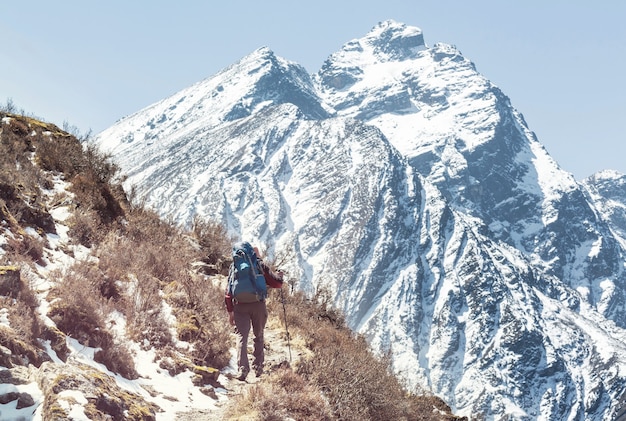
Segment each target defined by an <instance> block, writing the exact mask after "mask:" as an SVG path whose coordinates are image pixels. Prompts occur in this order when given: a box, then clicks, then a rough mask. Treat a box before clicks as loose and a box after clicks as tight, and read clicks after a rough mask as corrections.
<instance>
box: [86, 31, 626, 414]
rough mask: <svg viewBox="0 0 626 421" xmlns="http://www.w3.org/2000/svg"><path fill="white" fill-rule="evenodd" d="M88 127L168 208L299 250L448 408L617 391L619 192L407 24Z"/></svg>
mask: <svg viewBox="0 0 626 421" xmlns="http://www.w3.org/2000/svg"><path fill="white" fill-rule="evenodd" d="M96 140H97V142H99V144H100V145H101V146H102V147H103V148H104V149H106V150H108V151H110V152H112V153H113V155H114V157H115V159H116V160H117V162H118V163H119V164H120V165H121V167H122V168H123V170H124V171H125V172H126V173H127V174H128V176H129V179H128V180H129V181H128V185H129V186H130V185H134V186H136V187H137V190H138V192H139V194H140V195H142V196H144V195H145V197H146V199H147V203H148V204H150V205H152V206H154V207H155V208H156V209H158V210H159V212H161V213H162V214H163V215H167V216H173V217H174V218H175V219H176V220H178V221H180V222H181V223H184V224H188V223H190V222H191V220H192V219H193V217H194V215H201V216H204V217H208V218H213V219H218V220H220V221H222V222H224V223H225V224H226V225H227V226H228V227H229V229H231V230H232V232H233V233H236V234H238V235H239V236H241V237H242V238H245V239H249V240H251V241H254V242H256V243H261V244H266V245H268V246H269V247H270V248H271V249H273V250H281V249H285V248H289V249H292V250H293V251H295V256H296V258H295V260H294V261H293V262H291V267H290V268H289V269H291V271H292V272H293V273H297V274H298V276H299V287H300V288H302V289H304V290H305V291H308V292H311V293H312V292H314V291H316V290H318V289H320V288H322V289H327V290H329V291H331V293H332V294H333V296H334V299H335V303H336V304H337V306H339V307H340V308H342V309H343V310H344V311H345V312H346V314H347V316H348V319H349V321H350V323H351V325H352V327H353V328H354V329H356V330H358V331H360V332H362V333H364V334H365V335H366V336H367V337H368V339H369V340H370V342H371V344H372V346H373V347H374V349H377V350H379V351H381V352H385V351H391V353H392V355H393V361H394V367H395V369H396V370H397V372H398V374H399V375H400V376H401V377H402V378H403V379H405V381H406V382H407V384H408V385H410V386H411V387H416V388H417V387H424V388H428V389H431V390H432V391H433V392H434V393H436V394H437V395H439V396H441V397H443V398H444V399H445V400H446V401H447V402H448V403H449V404H450V405H451V406H452V407H453V408H454V410H455V412H456V413H458V414H462V415H468V416H477V417H484V418H486V419H505V418H506V417H507V416H509V417H512V418H513V419H546V420H547V419H577V420H579V419H588V420H601V419H602V420H604V419H617V416H618V414H619V413H620V411H623V409H621V408H622V407H623V406H624V402H625V401H626V394H625V393H626V392H625V390H626V387H625V386H626V345H625V343H626V330H625V328H626V314H625V312H626V305H625V302H626V299H625V297H626V296H625V294H626V287H625V282H626V281H625V276H626V275H624V270H623V267H624V247H625V244H624V239H625V238H626V237H625V236H624V233H625V232H626V225H624V224H623V221H624V219H623V218H621V217H620V215H621V213H620V211H618V210H617V209H623V207H622V208H618V207H616V206H612V207H610V209H612V210H613V211H609V210H608V209H609V206H608V203H609V202H610V201H611V200H613V201H616V200H617V201H619V203H622V204H623V203H626V195H623V194H622V195H618V194H617V193H615V192H616V191H619V184H618V183H617V181H615V182H611V181H607V183H605V184H604V187H603V188H600V187H601V186H600V187H596V188H595V190H594V188H592V187H591V186H592V183H591V182H589V183H587V184H585V186H586V187H585V188H584V189H583V187H581V185H579V184H578V183H576V181H575V180H574V178H573V177H572V176H571V175H570V174H569V173H567V172H565V171H563V170H562V169H561V168H559V166H558V165H557V164H556V163H555V162H554V161H553V160H552V159H551V157H550V156H549V155H548V154H547V152H546V151H545V149H544V148H543V147H542V145H541V144H540V143H539V142H538V140H537V139H536V138H535V136H534V134H533V133H532V132H531V131H530V130H529V128H528V127H527V125H526V123H525V122H524V120H523V118H522V116H521V114H519V113H518V112H517V111H516V110H515V109H514V108H513V107H512V106H511V104H510V101H509V99H508V98H507V97H506V96H505V95H504V94H503V93H502V92H501V91H500V90H499V89H498V88H497V87H495V86H493V85H492V84H491V83H490V82H489V81H488V80H487V79H486V78H485V77H483V76H482V75H480V74H479V73H477V72H476V70H475V68H474V66H473V64H472V63H471V62H470V61H469V60H467V59H466V58H464V57H463V56H462V54H461V53H460V52H459V51H458V50H456V49H455V48H453V47H451V46H448V45H444V44H436V45H434V46H433V47H428V46H426V44H425V43H424V38H423V35H422V33H421V31H420V30H419V29H418V28H415V27H410V26H406V25H403V24H400V23H397V22H393V21H386V22H382V23H380V24H378V25H377V26H376V27H374V28H373V29H372V31H371V32H370V33H368V34H367V35H366V36H365V37H363V38H361V39H358V40H353V41H350V42H348V43H347V44H346V45H345V46H344V47H343V48H342V49H341V50H340V51H338V52H336V53H334V54H332V55H331V56H330V57H329V59H328V60H327V61H326V63H325V64H324V65H323V67H322V69H321V70H320V71H319V72H318V73H317V74H316V75H313V76H309V75H308V74H307V73H306V71H305V70H304V69H303V68H302V67H300V66H298V65H297V64H294V63H291V62H288V61H286V60H284V59H281V58H279V57H276V56H275V55H274V54H273V53H272V52H271V51H270V50H269V49H267V48H261V49H259V50H257V51H255V52H253V53H252V54H250V55H249V56H247V57H245V58H243V59H242V60H241V61H239V62H238V63H235V64H233V65H232V66H230V67H229V68H227V69H225V70H223V71H222V72H220V73H218V74H216V75H214V76H212V77H209V78H208V79H206V80H204V81H202V82H199V83H198V84H196V85H194V86H191V87H190V88H187V89H185V90H183V91H181V92H179V93H177V94H175V95H173V96H172V97H170V98H166V99H164V100H162V101H161V102H159V103H156V104H154V105H152V106H150V107H148V108H146V109H144V110H141V111H138V112H137V113H136V114H134V115H131V116H129V117H127V118H125V119H123V120H121V121H120V122H118V123H117V124H115V125H114V126H112V127H111V128H109V129H107V130H105V131H104V132H102V133H101V134H99V135H98V137H97V139H96ZM614 180H617V178H615V179H614ZM597 184H601V183H597ZM622 189H623V187H622ZM611 195H613V196H616V195H617V196H619V197H618V198H615V197H612V196H611ZM611 203H612V202H611ZM621 206H623V205H621Z"/></svg>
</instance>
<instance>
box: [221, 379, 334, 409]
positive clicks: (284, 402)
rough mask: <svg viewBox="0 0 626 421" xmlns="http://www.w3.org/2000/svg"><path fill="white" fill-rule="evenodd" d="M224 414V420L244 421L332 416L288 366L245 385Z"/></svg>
mask: <svg viewBox="0 0 626 421" xmlns="http://www.w3.org/2000/svg"><path fill="white" fill-rule="evenodd" d="M225 415H226V416H227V419H228V420H246V421H272V420H276V421H279V420H285V419H290V418H291V419H295V420H299V421H324V420H333V419H335V418H333V415H332V413H331V410H330V408H329V406H328V404H327V403H326V401H325V400H324V398H323V397H322V395H321V394H320V393H319V391H318V390H317V389H316V388H315V387H313V386H311V385H310V384H309V383H307V382H306V381H305V380H304V379H303V378H302V377H301V376H300V375H298V374H297V373H294V372H293V371H291V370H290V369H279V370H278V371H276V372H275V373H272V374H271V375H269V376H268V377H267V378H266V379H265V380H264V381H263V383H262V384H255V385H253V386H251V387H249V388H248V389H247V390H246V391H245V392H244V394H243V395H242V396H241V397H239V398H237V399H236V403H235V404H234V405H230V406H229V407H228V408H227V411H226V414H225Z"/></svg>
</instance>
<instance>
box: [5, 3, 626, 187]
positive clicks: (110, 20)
mask: <svg viewBox="0 0 626 421" xmlns="http://www.w3.org/2000/svg"><path fill="white" fill-rule="evenodd" d="M3 3H4V4H2V6H1V8H0V39H1V40H2V47H1V48H0V103H3V104H4V103H6V101H7V99H9V98H10V99H11V100H12V101H13V103H14V104H15V105H16V106H17V107H18V108H22V109H24V110H25V111H26V112H28V113H31V114H34V115H36V116H38V117H41V118H43V119H44V120H46V121H50V122H52V123H55V124H57V125H59V126H62V125H63V123H64V122H67V123H69V124H70V125H72V126H76V127H77V128H78V129H79V130H80V131H81V132H82V133H85V132H87V131H88V130H90V129H91V130H92V131H93V133H94V134H95V133H98V132H100V131H101V130H104V129H105V128H107V127H109V126H110V125H112V124H113V123H114V122H115V121H117V120H118V119H120V118H121V117H123V116H125V115H128V114H131V113H133V112H135V111H138V110H140V109H142V108H144V107H146V106H148V105H150V104H152V103H154V102H156V101H158V100H160V99H163V98H165V97H167V96H169V95H171V94H173V93H175V92H177V91H179V90H181V89H183V88H186V87H188V86H190V85H192V84H193V83H195V82H199V81H200V80H202V79H204V78H206V77H209V76H211V75H213V74H215V73H216V72H218V71H219V70H220V69H222V68H224V67H226V66H228V65H230V64H232V63H234V62H235V61H237V60H238V59H240V58H241V57H243V56H245V55H247V54H249V53H250V52H252V51H253V50H255V49H256V48H259V47H262V46H267V47H269V48H270V49H272V50H273V51H274V52H275V53H276V54H278V55H279V56H282V57H284V58H286V59H288V60H291V61H295V62H297V63H299V64H301V65H303V66H304V67H306V68H307V70H308V71H309V72H310V73H314V72H316V71H317V70H319V68H320V67H321V65H322V63H323V62H324V60H325V59H326V58H327V57H328V56H329V55H330V54H331V53H333V52H335V51H337V50H338V49H339V48H340V47H341V46H342V45H343V44H344V43H345V42H347V41H349V40H351V39H354V38H360V37H362V36H363V35H365V34H366V33H367V32H368V31H369V30H370V29H371V28H372V27H373V26H374V25H375V24H376V23H378V22H379V21H383V20H386V19H394V20H396V21H399V22H403V23H406V24H408V25H412V26H417V27H419V28H421V29H422V30H423V32H424V39H425V41H426V44H427V45H429V46H432V45H433V44H434V43H437V42H444V43H448V44H453V45H456V46H457V48H459V50H460V51H461V52H462V53H463V55H464V56H465V57H467V58H468V59H470V60H472V61H473V62H474V63H475V65H476V68H477V69H478V71H479V72H481V73H482V74H483V75H484V76H486V77H487V78H488V79H490V80H491V81H492V82H493V83H495V84H496V85H497V86H499V87H500V88H501V89H502V91H503V92H504V93H505V94H506V95H508V96H509V97H510V98H511V102H512V104H513V106H515V107H516V108H517V109H518V110H519V111H520V112H521V113H522V114H524V116H525V118H526V121H527V123H528V124H529V126H530V129H531V130H533V131H534V132H535V133H536V134H537V136H538V138H539V140H540V141H541V142H542V143H543V144H544V145H545V146H546V148H547V150H548V152H550V154H551V155H552V156H553V158H555V159H556V161H557V162H558V163H559V164H560V165H561V166H562V167H563V168H564V169H565V170H567V171H570V172H572V173H573V174H574V175H575V176H576V178H577V179H579V180H580V179H582V178H584V177H586V176H588V175H591V174H592V173H594V172H595V171H599V170H602V169H615V170H618V171H621V172H623V173H626V160H625V159H624V156H625V155H626V142H625V140H626V139H625V135H624V132H623V131H622V128H621V121H622V120H623V119H625V118H626V105H625V97H626V81H625V80H624V76H623V75H624V74H625V73H626V72H625V70H624V62H625V60H626V25H625V24H624V21H625V20H626V2H621V1H617V0H614V1H609V0H597V1H594V2H591V1H576V0H574V1H564V0H563V1H557V0H555V1H550V0H543V1H539V0H526V1H514V0H508V1H505V0H473V1H466V0H457V1H452V0H448V1H446V0H439V1H435V0H432V1H419V0H379V1H367V0H361V1H349V0H332V1H329V0H318V1H311V2H294V1H278V0H266V1H262V2H261V1H248V0H246V1H236V0H234V1H228V2H226V1H224V2H222V3H223V4H221V5H219V4H214V2H208V1H187V0H179V1H176V2H174V1H168V2H165V1H158V0H157V1H144V2H139V1H130V0H126V1H120V0H109V1H106V2H88V1H78V0H68V1H63V0H60V1H57V2H52V1H43V0H40V1H28V0H23V1H13V2H3Z"/></svg>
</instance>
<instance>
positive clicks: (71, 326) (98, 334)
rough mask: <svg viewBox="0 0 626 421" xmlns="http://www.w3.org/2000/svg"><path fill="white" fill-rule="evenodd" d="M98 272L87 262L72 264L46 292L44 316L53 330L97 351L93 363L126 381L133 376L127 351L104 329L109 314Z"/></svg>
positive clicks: (130, 359)
mask: <svg viewBox="0 0 626 421" xmlns="http://www.w3.org/2000/svg"><path fill="white" fill-rule="evenodd" d="M101 280H102V272H101V271H100V270H99V268H98V267H97V266H96V265H94V264H92V263H88V262H78V263H76V264H74V265H73V266H72V267H71V268H70V269H69V270H68V271H66V273H65V274H63V276H62V277H61V280H60V281H59V282H57V284H56V285H55V287H54V289H53V290H52V291H51V292H50V298H52V303H51V305H50V310H49V312H48V316H49V317H50V319H51V320H52V321H53V322H54V323H55V325H56V327H57V328H58V329H59V330H60V331H62V332H63V333H65V334H66V335H67V336H70V337H72V338H74V339H76V340H77V341H78V342H80V343H81V344H83V345H85V346H90V347H93V348H100V349H99V350H98V351H97V352H96V355H95V358H96V361H98V362H101V363H103V364H104V365H105V366H106V367H107V368H108V369H109V370H111V371H114V372H117V373H119V374H121V375H123V376H125V377H127V378H131V379H132V378H136V376H137V373H136V371H135V368H134V363H133V360H132V357H131V356H130V353H129V352H128V349H127V348H125V346H123V345H121V344H118V343H116V342H115V340H114V337H113V335H112V333H111V332H110V331H109V330H108V327H107V323H106V320H107V317H108V315H109V314H110V312H111V307H110V306H109V305H108V300H106V299H105V298H103V297H102V295H101V294H100V285H101Z"/></svg>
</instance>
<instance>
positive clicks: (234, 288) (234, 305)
mask: <svg viewBox="0 0 626 421" xmlns="http://www.w3.org/2000/svg"><path fill="white" fill-rule="evenodd" d="M282 286H283V273H282V272H280V271H278V272H274V271H273V270H272V269H271V268H270V267H269V266H268V265H267V264H265V262H263V259H262V258H261V255H260V253H259V250H258V248H256V247H254V248H253V247H252V246H251V245H250V243H247V242H243V243H237V244H235V245H233V263H232V264H231V266H230V270H229V274H228V286H227V287H226V292H225V296H224V302H225V305H226V310H227V311H228V319H229V322H230V324H231V325H234V326H235V333H236V334H237V365H238V376H237V379H239V380H242V381H245V379H246V377H247V376H248V373H249V372H250V363H249V361H248V336H249V333H250V326H252V332H253V334H254V351H253V357H254V358H253V361H252V368H253V369H254V372H255V374H256V376H257V377H260V376H261V375H262V374H263V362H264V359H265V352H264V349H263V346H264V341H263V332H264V330H265V323H266V322H267V307H266V305H265V299H266V298H267V288H268V287H269V288H281V287H282Z"/></svg>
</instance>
